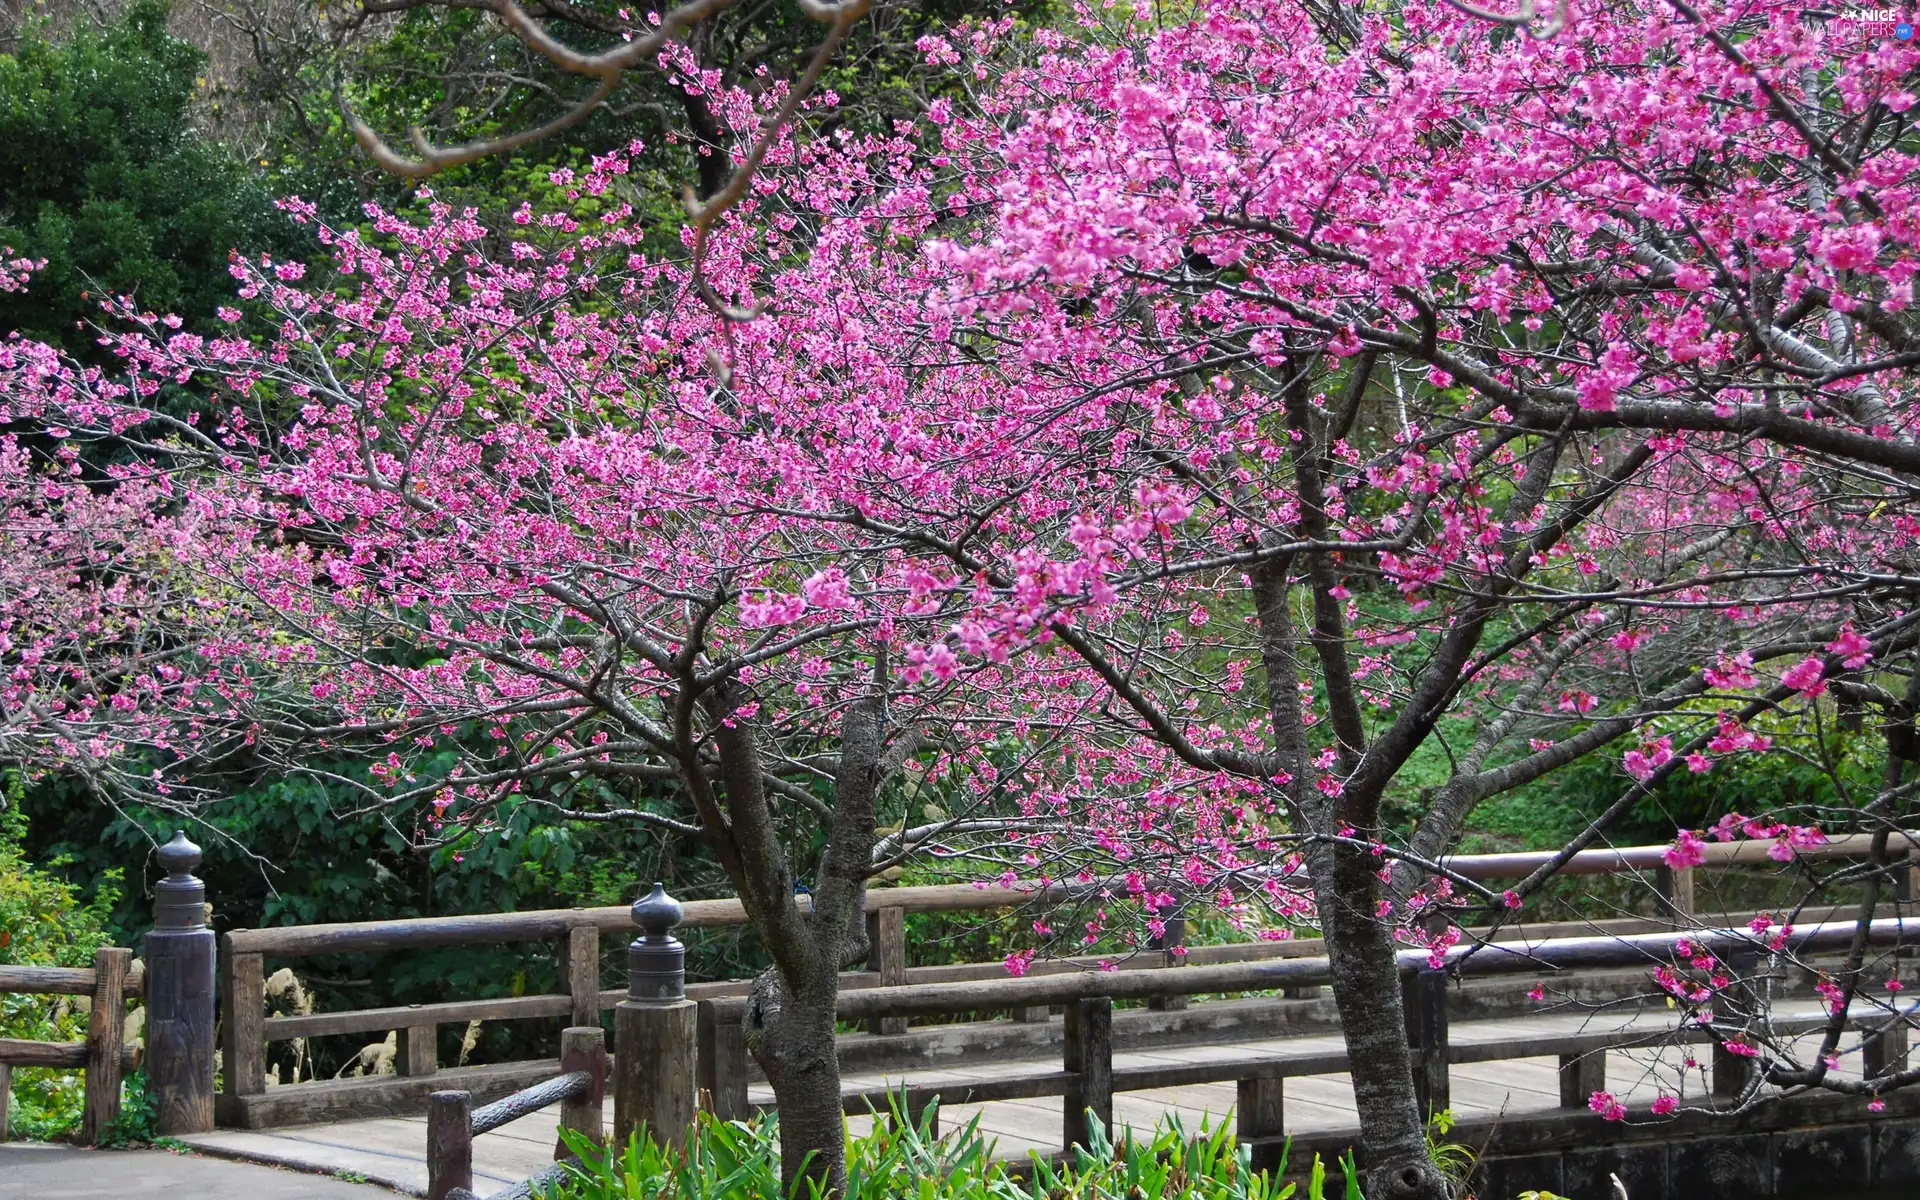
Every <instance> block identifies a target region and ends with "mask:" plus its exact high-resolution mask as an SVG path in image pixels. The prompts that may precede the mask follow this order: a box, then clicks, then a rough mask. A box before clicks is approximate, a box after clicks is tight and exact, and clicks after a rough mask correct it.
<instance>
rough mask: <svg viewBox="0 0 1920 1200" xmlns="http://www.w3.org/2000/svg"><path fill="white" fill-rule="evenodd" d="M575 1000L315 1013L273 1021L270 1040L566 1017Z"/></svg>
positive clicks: (265, 1026) (266, 1028)
mask: <svg viewBox="0 0 1920 1200" xmlns="http://www.w3.org/2000/svg"><path fill="white" fill-rule="evenodd" d="M572 1009H573V998H572V997H571V996H564V995H558V994H555V995H550V996H500V997H497V998H495V999H492V1000H452V1001H448V1002H447V1003H444V1004H408V1005H403V1006H400V1007H397V1008H358V1009H351V1010H349V1011H347V1012H332V1013H312V1014H309V1015H307V1016H303V1017H267V1018H266V1019H265V1020H264V1021H263V1023H262V1033H263V1035H264V1040H266V1041H270V1042H284V1041H288V1040H290V1039H292V1038H303V1037H325V1036H326V1035H328V1034H334V1033H376V1032H384V1031H386V1030H389V1029H411V1028H414V1027H417V1026H421V1025H429V1024H432V1025H456V1024H465V1023H466V1022H468V1021H512V1020H521V1019H524V1018H528V1017H564V1016H567V1015H569V1014H570V1013H571V1011H572Z"/></svg>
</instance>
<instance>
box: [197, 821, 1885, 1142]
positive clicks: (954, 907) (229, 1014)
mask: <svg viewBox="0 0 1920 1200" xmlns="http://www.w3.org/2000/svg"><path fill="white" fill-rule="evenodd" d="M1870 841H1871V839H1870V838H1869V837H1868V836H1867V835H1851V836H1847V837H1841V838H1836V839H1834V840H1833V841H1832V842H1829V843H1828V844H1826V845H1824V846H1819V847H1813V848H1811V849H1808V850H1804V851H1802V852H1801V853H1802V855H1803V856H1805V857H1810V858H1831V857H1860V856H1862V855H1864V854H1865V853H1866V852H1867V849H1868V847H1869V845H1870ZM1895 841H1896V842H1897V843H1898V844H1897V845H1896V846H1895V847H1894V849H1893V850H1892V853H1894V854H1895V855H1896V856H1905V855H1908V854H1909V853H1911V852H1913V851H1914V850H1916V849H1920V834H1908V835H1903V836H1902V837H1899V838H1896V839H1895ZM1768 849H1769V847H1768V845H1767V844H1766V843H1754V842H1735V843H1725V844H1718V843H1716V844H1710V845H1708V846H1707V847H1706V849H1705V853H1706V862H1705V863H1704V864H1703V867H1704V868H1706V869H1717V868H1724V867H1732V866H1739V865H1742V864H1748V865H1764V866H1773V865H1775V864H1773V862H1772V860H1771V859H1770V858H1769V857H1768ZM1666 852H1667V847H1665V846H1637V847H1627V848H1620V849H1607V850H1588V851H1583V852H1581V853H1579V854H1577V855H1574V856H1573V857H1572V858H1571V859H1570V860H1569V861H1568V862H1567V863H1566V864H1565V865H1564V866H1563V867H1562V868H1561V873H1563V874H1567V875H1574V876H1585V875H1612V874H1623V873H1631V874H1641V875H1644V876H1646V877H1648V879H1649V882H1651V883H1654V884H1655V885H1656V886H1657V887H1658V890H1659V892H1660V894H1661V896H1662V897H1663V898H1664V900H1665V908H1666V909H1667V910H1668V912H1667V917H1666V918H1665V919H1664V920H1655V921H1648V920H1628V921H1613V922H1605V923H1602V924H1604V925H1605V926H1606V927H1608V929H1609V931H1610V932H1613V931H1617V932H1619V933H1621V934H1623V935H1624V934H1633V933H1639V932H1645V931H1648V930H1650V929H1655V928H1661V927H1665V928H1671V927H1672V925H1673V924H1674V922H1675V921H1677V920H1683V919H1686V918H1687V917H1688V916H1690V915H1691V914H1693V913H1694V912H1695V910H1696V908H1697V907H1698V898H1697V895H1696V886H1697V885H1696V882H1695V877H1696V871H1695V870H1693V869H1686V870H1680V871H1671V870H1669V869H1668V868H1667V867H1666V865H1665V861H1664V859H1665V854H1666ZM1553 857H1554V856H1553V855H1552V854H1550V853H1545V852H1539V853H1533V852H1529V853H1518V854H1478V855H1459V856H1455V857H1452V858H1449V859H1447V860H1445V862H1444V864H1443V865H1444V866H1445V867H1446V868H1447V869H1448V870H1450V871H1453V872H1455V873H1457V874H1459V875H1461V876H1463V877H1466V878H1471V879H1475V880H1498V879H1517V878H1522V877H1524V876H1526V875H1529V874H1531V873H1532V872H1533V871H1535V870H1536V869H1538V868H1539V867H1540V866H1542V865H1543V864H1545V863H1547V862H1548V861H1550V860H1551V859H1552V858H1553ZM1916 874H1920V867H1913V866H1909V867H1908V868H1907V869H1906V870H1904V871H1901V872H1900V875H1901V879H1902V882H1903V883H1904V884H1906V885H1907V886H1906V887H1905V888H1903V889H1902V890H1903V891H1905V892H1906V894H1908V895H1913V894H1920V893H1915V892H1914V891H1913V890H1911V880H1912V878H1913V877H1914V876H1915V875H1916ZM1100 886H1101V885H1099V884H1095V885H1091V886H1088V885H1081V886H1075V887H1067V886H1064V885H1058V884H1055V885H1052V886H1050V887H1046V888H1040V887H1031V888H1029V887H1015V888H1006V887H1000V886H992V887H987V888H979V887H975V886H972V885H964V884H963V885H942V886H934V887H901V888H876V889H874V890H872V891H871V892H870V893H869V906H870V912H869V918H868V919H869V933H870V935H871V941H872V945H873V952H872V956H871V958H870V960H869V963H868V970H866V971H863V972H847V973H844V974H843V975H842V976H841V990H842V994H843V997H845V998H848V999H849V1000H850V999H851V998H852V997H855V996H860V995H864V994H867V993H869V992H872V991H877V990H878V989H882V988H887V989H895V988H898V987H900V986H922V985H925V986H932V985H948V984H959V983H965V982H982V983H984V982H989V981H993V980H1003V981H1004V980H1005V978H1006V968H1005V966H1004V964H1002V963H999V962H987V963H962V964H953V965H948V966H936V967H917V968H909V967H907V966H906V943H905V924H906V922H905V918H906V915H907V914H908V913H914V912H969V911H973V912H983V911H989V910H994V909H1006V908H1010V907H1017V906H1022V905H1029V904H1044V903H1050V902H1054V901H1058V900H1062V899H1068V898H1072V897H1073V896H1076V895H1085V894H1089V893H1097V892H1098V891H1099V888H1100ZM796 902H797V903H800V904H802V905H803V906H804V905H805V904H806V903H807V901H806V900H805V898H804V897H801V898H798V899H797V901H796ZM684 910H685V917H684V920H683V921H682V922H681V927H682V928H715V927H723V926H731V925H739V924H742V923H744V922H745V920H746V916H745V912H744V910H743V909H742V907H741V905H740V903H739V901H738V900H735V899H717V900H696V901H689V902H686V903H685V905H684ZM1168 924H1169V930H1168V936H1167V937H1166V938H1165V939H1164V940H1163V944H1161V945H1159V946H1157V947H1156V948H1155V949H1154V950H1152V951H1149V952H1145V953H1140V954H1136V955H1133V956H1131V957H1130V958H1127V959H1124V960H1123V961H1121V962H1120V963H1119V966H1120V967H1121V968H1122V969H1123V970H1124V971H1126V972H1127V973H1128V974H1132V973H1134V972H1135V971H1137V970H1138V969H1140V968H1162V967H1174V966H1178V967H1182V968H1183V969H1184V970H1188V971H1191V970H1198V969H1201V968H1203V967H1207V966H1210V965H1211V966H1224V965H1228V964H1236V963H1238V964H1258V963H1267V962H1272V961H1275V960H1289V959H1296V958H1311V957H1312V956H1313V955H1315V954H1316V953H1318V951H1319V949H1320V946H1319V943H1318V942H1317V941H1314V940H1310V939H1302V940H1298V941H1294V942H1262V943H1254V944H1236V945H1227V946H1196V947H1191V948H1187V947H1184V946H1182V945H1181V942H1182V940H1183V939H1182V936H1181V932H1180V923H1179V922H1178V921H1177V920H1176V921H1170V922H1169V923H1168ZM1590 924H1591V923H1579V924H1572V925H1568V926H1563V927H1559V928H1557V929H1556V928H1555V927H1547V928H1545V929H1543V930H1542V931H1541V932H1545V933H1549V934H1551V933H1554V932H1571V931H1577V930H1579V929H1582V928H1585V927H1588V926H1589V925H1590ZM632 932H633V925H632V920H631V914H630V911H629V910H628V909H627V908H624V907H607V908H589V909H553V910H543V911H535V912H522V913H498V914H484V915H477V916H457V917H425V918H415V919H409V920H398V921H374V922H354V923H342V924H332V925H312V926H288V927H280V928H268V929H241V930H234V931H232V932H230V933H227V934H225V935H224V936H223V937H222V938H221V939H220V945H221V960H222V971H221V985H220V986H221V1002H222V1009H223V1012H224V1025H223V1029H224V1044H223V1050H224V1062H225V1073H224V1075H225V1086H224V1090H223V1092H222V1094H221V1096H220V1102H219V1119H220V1123H221V1124H223V1125H233V1126H240V1127H249V1128H251V1127H261V1126H274V1125H288V1124H299V1123H304V1122H311V1121H317V1120H328V1119H337V1118H342V1117H348V1116H369V1115H377V1114H382V1113H392V1112H402V1111H409V1110H411V1111H418V1109H419V1107H420V1106H423V1105H424V1104H425V1103H426V1098H427V1096H428V1095H429V1094H430V1093H431V1092H433V1091H435V1090H445V1088H446V1087H448V1086H454V1087H460V1088H465V1089H467V1090H469V1091H470V1092H472V1093H473V1094H474V1095H475V1096H480V1097H491V1096H496V1095H504V1094H506V1093H508V1092H512V1091H514V1090H516V1089H518V1088H521V1087H524V1086H526V1085H527V1084H528V1083H530V1082H534V1081H537V1080H540V1079H544V1078H546V1077H548V1076H550V1075H551V1074H552V1072H553V1069H554V1064H553V1062H552V1060H547V1061H545V1062H533V1063H517V1064H501V1065H498V1066H495V1067H486V1068H456V1069H446V1070H443V1069H442V1068H441V1067H440V1065H439V1063H438V1061H437V1055H436V1050H435V1044H436V1036H437V1034H436V1030H437V1027H438V1026H439V1025H441V1024H448V1023H466V1022H470V1021H493V1020H515V1019H525V1018H556V1017H557V1018H564V1019H565V1020H566V1022H567V1023H568V1024H569V1025H570V1026H577V1027H584V1026H587V1025H595V1024H598V1022H599V1020H600V1014H601V1013H602V1012H603V1011H605V1010H607V1009H611V1008H615V1007H616V1006H617V1005H618V1004H619V1003H620V1002H621V1001H623V1000H625V999H626V998H627V993H626V992H625V991H624V990H620V989H605V990H603V989H601V988H600V986H599V966H600V951H601V935H602V934H603V933H619V934H622V935H631V934H632ZM526 941H546V942H551V943H553V944H554V946H555V950H556V954H557V957H558V966H559V977H560V980H561V989H562V990H561V991H559V992H556V993H552V994H544V995H533V996H514V997H498V998H490V999H476V1000H451V1001H446V1002H441V1003H433V1004H420V1005H409V1006H405V1007H386V1008H369V1009H358V1010H346V1011H340V1012H327V1013H314V1014H310V1015H293V1016H274V1017H269V1016H267V1015H266V1010H265V997H264V983H265V977H266V969H265V962H266V959H267V958H268V957H272V958H274V959H276V960H282V959H289V958H298V957H303V956H309V955H324V954H341V953H360V952H370V951H394V950H405V949H413V948H423V947H434V946H462V945H481V944H491V943H501V942H526ZM1099 961H1100V960H1098V959H1092V958H1088V959H1073V960H1063V961H1057V962H1042V963H1036V964H1034V967H1033V971H1032V976H1031V977H1030V978H1029V979H1028V980H1024V981H1010V982H1024V983H1031V982H1033V981H1034V980H1035V979H1043V978H1051V977H1054V976H1065V977H1072V976H1077V975H1081V974H1084V973H1086V972H1087V971H1088V970H1089V969H1090V968H1091V967H1093V966H1094V965H1095V964H1096V963H1098V962H1099ZM748 986H749V983H748V981H745V980H731V981H725V982H717V983H701V984H690V985H688V986H687V988H686V994H687V997H688V998H689V999H691V1000H695V1001H709V1002H717V1001H721V1000H726V999H730V998H738V997H740V996H743V995H744V994H745V992H746V990H747V988H748ZM1263 986H1278V987H1283V988H1285V989H1288V990H1289V992H1290V994H1292V995H1295V996H1301V995H1307V994H1310V993H1311V992H1312V991H1313V990H1315V988H1316V986H1317V985H1316V983H1315V982H1313V981H1310V980H1308V979H1307V978H1305V977H1302V978H1301V979H1299V980H1295V981H1293V982H1285V981H1282V982H1281V983H1279V984H1273V985H1263ZM1226 990H1230V989H1219V988H1210V987H1196V988H1194V989H1191V990H1183V989H1182V988H1180V987H1173V988H1169V989H1168V990H1166V991H1165V992H1164V993H1154V992H1149V993H1143V998H1145V999H1146V1000H1147V1001H1148V1002H1149V1003H1150V1004H1151V1005H1153V1006H1155V1007H1161V1008H1178V1007H1179V1006H1181V1005H1182V1004H1184V1003H1185V1000H1186V997H1187V996H1189V995H1193V994H1203V993H1209V992H1215V991H1226ZM983 995H984V993H983ZM1017 995H1018V993H1017V991H1016V992H1003V991H994V992H993V993H992V996H993V1000H992V1002H991V1003H988V1002H985V1001H984V1000H983V1002H982V1003H980V1004H979V1005H977V1006H975V1007H974V1008H973V1009H972V1010H966V1009H957V1010H942V1015H946V1016H952V1015H955V1014H956V1013H958V1012H964V1011H975V1012H991V1011H998V1012H1008V1011H1011V1012H1012V1013H1013V1015H1014V1017H1015V1018H1016V1020H1020V1021H1025V1022H1029V1023H1032V1022H1039V1021H1044V1020H1046V1019H1047V1018H1048V1013H1049V1010H1048V1007H1047V1003H1049V1002H1043V1001H1031V1002H1023V1001H1020V1000H1018V999H1017V998H1012V997H1016V996H1017ZM717 1011H720V1010H712V1011H710V1012H709V1017H708V1020H707V1021H706V1023H705V1024H703V1025H701V1026H700V1032H699V1039H700V1041H701V1043H702V1049H703V1050H709V1049H710V1051H711V1053H710V1054H703V1055H702V1059H703V1061H704V1062H719V1061H722V1060H723V1059H724V1060H726V1061H738V1060H739V1059H740V1058H741V1056H742V1055H744V1039H743V1038H738V1035H737V1033H736V1032H735V1031H734V1030H732V1029H731V1028H730V1027H728V1026H727V1025H726V1023H725V1022H719V1023H717V1024H716V1023H715V1022H714V1021H713V1020H712V1019H711V1016H712V1012H717ZM861 1015H862V1017H863V1018H864V1019H866V1020H868V1022H869V1028H870V1029H871V1030H872V1031H873V1032H874V1033H875V1034H879V1035H898V1034H899V1033H901V1032H902V1031H904V1030H905V1028H906V1016H905V1015H904V1014H902V1013H896V1012H891V1011H889V1012H873V1013H866V1012H862V1014H861ZM389 1031H397V1032H396V1054H395V1064H394V1065H395V1074H394V1075H393V1076H388V1077H380V1078H377V1079H354V1080H341V1081H327V1082H320V1083H305V1084H292V1085H283V1086H279V1087H275V1088H273V1089H272V1090H271V1091H269V1089H268V1088H267V1086H266V1048H267V1046H268V1045H269V1044H270V1043H272V1042H276V1041H285V1040H291V1039H296V1038H310V1037H321V1036H327V1035H337V1034H354V1033H386V1032H389ZM716 1039H718V1041H717V1043H716V1042H715V1040H716ZM736 1040H737V1041H738V1046H737V1047H736V1046H735V1045H734V1042H735V1041H736ZM709 1043H715V1044H713V1045H711V1046H709ZM701 1069H702V1072H703V1076H711V1075H712V1074H713V1073H712V1072H710V1071H708V1070H707V1069H706V1067H704V1066H703V1067H702V1068H701ZM721 1086H722V1087H723V1088H725V1089H731V1090H735V1091H737V1090H738V1088H739V1087H743V1086H744V1079H743V1080H742V1082H741V1083H740V1084H739V1085H736V1084H734V1083H732V1082H723V1083H722V1084H721ZM716 1095H718V1092H716Z"/></svg>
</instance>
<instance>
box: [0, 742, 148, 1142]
mask: <svg viewBox="0 0 1920 1200" xmlns="http://www.w3.org/2000/svg"><path fill="white" fill-rule="evenodd" d="M8 792H9V795H8V797H7V799H6V801H5V802H4V803H0V964H7V965H23V966H40V967H86V966H91V965H93V952H94V951H95V950H97V949H99V948H100V947H102V946H106V945H110V944H111V943H112V940H113V939H112V938H111V936H110V935H109V934H108V932H107V915H108V913H110V912H111V911H112V909H113V905H114V903H115V902H116V901H117V900H118V899H119V884H120V876H119V875H118V873H110V874H109V875H108V876H107V877H106V878H105V879H104V880H103V883H102V885H101V886H100V887H99V888H98V889H96V890H95V892H94V894H93V897H92V898H91V899H86V898H83V897H82V896H81V894H80V892H79V890H78V889H77V888H75V887H73V886H72V885H71V884H69V883H67V882H66V881H65V880H63V879H61V878H60V877H59V876H58V875H56V874H54V873H52V870H50V869H48V867H50V868H52V869H58V867H59V866H61V864H59V863H52V864H49V865H48V867H37V866H35V865H34V864H33V863H31V862H29V861H28V860H27V858H26V855H25V853H24V851H23V850H22V849H21V840H22V838H24V836H25V834H26V820H25V818H24V817H23V816H22V815H21V813H20V810H19V807H18V804H17V798H18V793H19V783H18V781H17V779H13V780H10V781H9V788H8ZM86 1036H87V1016H86V1013H85V1012H84V1011H83V1010H82V1008H81V1006H80V1005H79V1004H77V1003H75V997H72V996H17V995H0V1037H4V1038H19V1039H22V1040H25V1041H35V1042H77V1041H82V1040H84V1039H85V1038H86ZM85 1095H86V1089H85V1084H84V1077H83V1076H82V1075H81V1073H80V1072H78V1071H62V1070H53V1069H49V1068H22V1069H20V1070H17V1071H15V1072H14V1073H13V1099H12V1129H13V1133H14V1135H15V1136H16V1137H23V1138H29V1139H39V1140H44V1139H47V1138H52V1137H58V1136H60V1135H62V1134H65V1133H68V1132H69V1131H71V1130H72V1129H74V1128H75V1127H77V1126H78V1125H79V1123H80V1113H81V1109H82V1106H83V1103H84V1100H85Z"/></svg>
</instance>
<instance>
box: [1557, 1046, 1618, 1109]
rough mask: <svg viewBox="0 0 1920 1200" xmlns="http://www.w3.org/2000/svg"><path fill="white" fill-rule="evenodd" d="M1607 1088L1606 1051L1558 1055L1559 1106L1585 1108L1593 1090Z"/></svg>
mask: <svg viewBox="0 0 1920 1200" xmlns="http://www.w3.org/2000/svg"><path fill="white" fill-rule="evenodd" d="M1606 1090H1607V1052H1606V1050H1605V1049H1604V1048H1603V1049H1598V1050H1591V1051H1588V1052H1587V1053H1585V1054H1562V1055H1561V1056H1560V1107H1561V1108H1585V1107H1587V1105H1588V1103H1589V1102H1591V1101H1592V1100H1593V1094H1594V1093H1595V1092H1604V1091H1606Z"/></svg>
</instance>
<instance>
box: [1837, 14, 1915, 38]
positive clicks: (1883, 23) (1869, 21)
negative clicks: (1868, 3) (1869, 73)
mask: <svg viewBox="0 0 1920 1200" xmlns="http://www.w3.org/2000/svg"><path fill="white" fill-rule="evenodd" d="M1835 24H1837V25H1840V26H1842V27H1844V28H1846V29H1848V30H1850V31H1852V32H1855V33H1859V34H1861V35H1862V36H1865V37H1874V38H1893V39H1895V40H1896V41H1902V42H1908V41H1912V40H1913V21H1912V19H1911V18H1909V17H1908V16H1907V15H1906V14H1904V13H1902V12H1901V11H1900V10H1899V9H1897V8H1843V9H1841V10H1840V11H1839V13H1838V14H1837V15H1836V17H1835Z"/></svg>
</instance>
